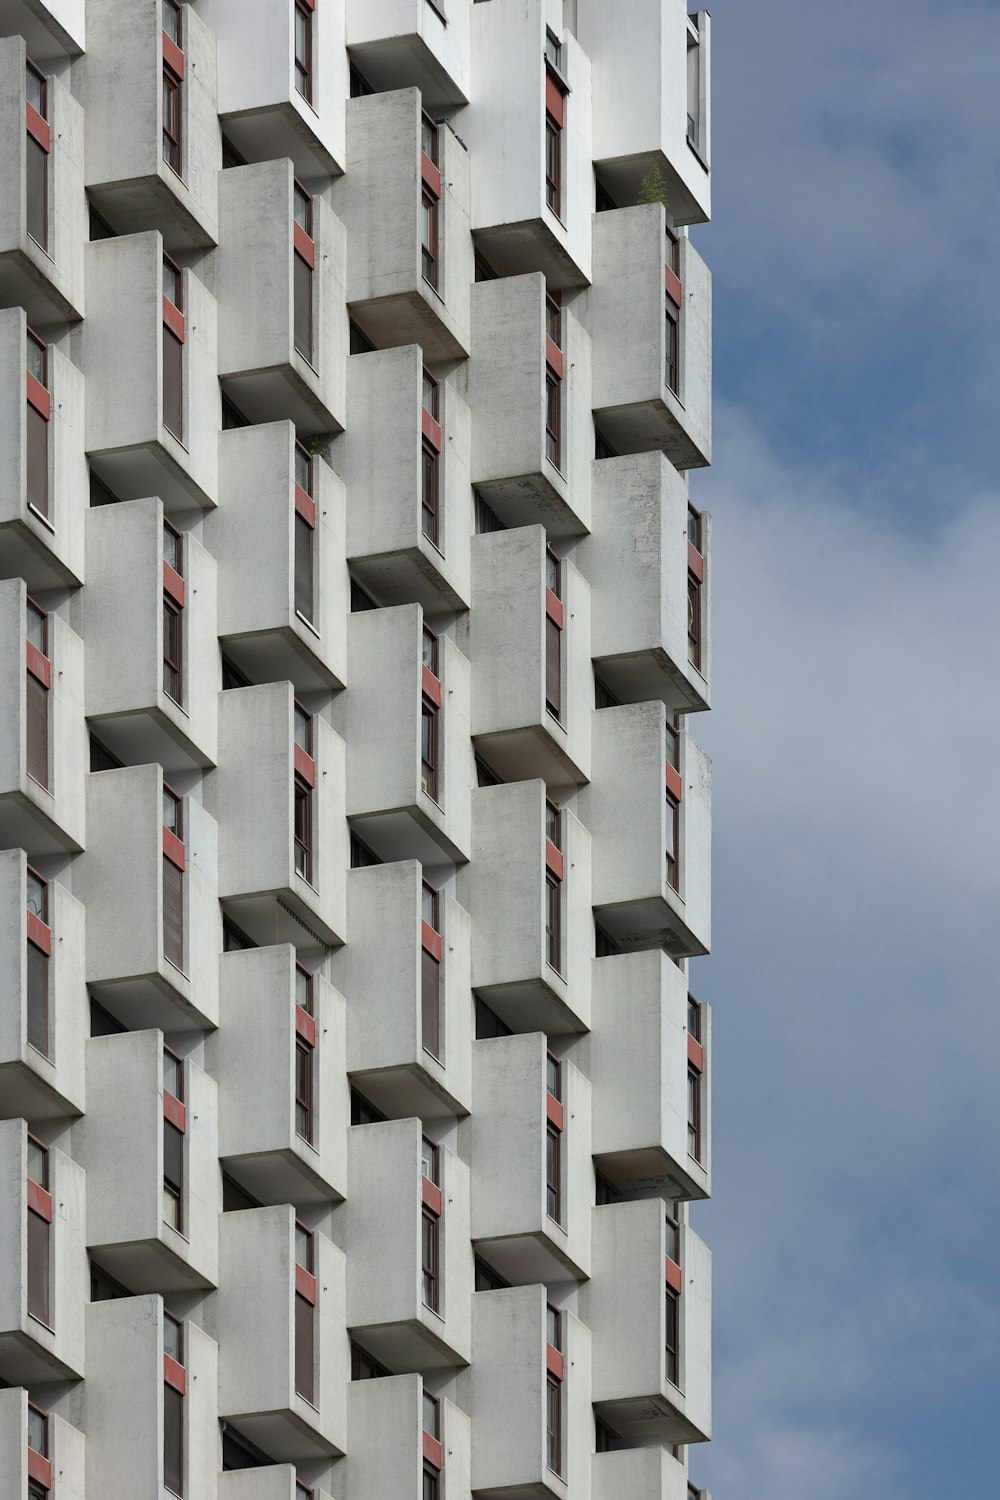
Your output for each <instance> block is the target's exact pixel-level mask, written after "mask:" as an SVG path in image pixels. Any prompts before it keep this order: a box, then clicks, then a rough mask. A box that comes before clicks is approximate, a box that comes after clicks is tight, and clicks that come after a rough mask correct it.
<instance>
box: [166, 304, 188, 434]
mask: <svg viewBox="0 0 1000 1500" xmlns="http://www.w3.org/2000/svg"><path fill="white" fill-rule="evenodd" d="M183 396H184V346H183V345H182V343H181V341H180V339H179V338H177V337H176V336H175V335H174V334H172V333H171V332H170V329H169V328H164V329H163V425H164V427H165V428H166V429H167V431H168V432H172V433H173V435H174V437H175V438H177V439H178V440H180V439H182V438H183V437H184V407H183Z"/></svg>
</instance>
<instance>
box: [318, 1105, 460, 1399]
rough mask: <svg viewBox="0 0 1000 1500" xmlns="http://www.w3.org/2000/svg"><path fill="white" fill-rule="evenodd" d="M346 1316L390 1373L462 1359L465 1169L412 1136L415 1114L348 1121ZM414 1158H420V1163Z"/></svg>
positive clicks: (416, 1130) (416, 1128)
mask: <svg viewBox="0 0 1000 1500" xmlns="http://www.w3.org/2000/svg"><path fill="white" fill-rule="evenodd" d="M348 1152H349V1158H350V1161H349V1170H350V1179H351V1181H352V1182H354V1183H363V1184H364V1191H363V1192H360V1193H358V1194H357V1195H356V1196H353V1195H352V1196H351V1198H350V1199H349V1201H348V1204H347V1207H346V1209H345V1213H346V1219H347V1231H346V1234H347V1238H346V1241H345V1243H346V1246H347V1264H348V1272H347V1324H348V1327H349V1329H350V1331H351V1337H352V1339H356V1340H357V1342H358V1343H359V1344H360V1345H361V1346H362V1348H363V1349H365V1350H366V1352H367V1353H369V1354H371V1355H373V1356H374V1358H375V1359H377V1360H380V1361H381V1362H382V1363H383V1364H384V1365H386V1366H387V1368H388V1369H390V1370H392V1371H393V1372H394V1373H397V1374H406V1373H408V1372H410V1371H413V1370H420V1371H427V1370H439V1369H448V1368H451V1367H455V1366H463V1365H467V1364H468V1362H469V1360H470V1359H471V1357H472V1351H471V1347H470V1343H469V1302H470V1298H471V1293H472V1252H471V1250H470V1247H469V1168H468V1167H467V1165H466V1164H465V1162H464V1161H462V1159H461V1158H460V1157H458V1156H456V1155H455V1154H454V1153H453V1152H451V1151H448V1150H446V1149H445V1148H444V1147H442V1146H438V1147H435V1148H432V1150H431V1153H430V1155H431V1156H432V1158H433V1164H432V1165H430V1166H429V1165H428V1151H427V1148H426V1147H424V1146H423V1143H422V1125H421V1122H420V1120H386V1121H383V1122H382V1123H380V1124H376V1125H356V1126H354V1127H353V1129H352V1130H351V1133H350V1140H349V1142H348ZM422 1163H423V1165H422Z"/></svg>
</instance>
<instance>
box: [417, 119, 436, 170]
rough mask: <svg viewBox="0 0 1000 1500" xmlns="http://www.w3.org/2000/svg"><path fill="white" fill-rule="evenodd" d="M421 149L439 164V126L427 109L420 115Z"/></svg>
mask: <svg viewBox="0 0 1000 1500" xmlns="http://www.w3.org/2000/svg"><path fill="white" fill-rule="evenodd" d="M420 149H421V151H422V152H423V153H424V155H425V156H426V157H427V158H428V160H430V161H432V162H433V163H434V165H435V166H437V165H438V128H437V126H436V125H435V123H434V121H433V120H432V119H431V117H430V115H429V114H427V112H426V111H424V112H423V113H422V114H421V116H420Z"/></svg>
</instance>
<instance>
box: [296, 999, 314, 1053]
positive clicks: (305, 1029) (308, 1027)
mask: <svg viewBox="0 0 1000 1500" xmlns="http://www.w3.org/2000/svg"><path fill="white" fill-rule="evenodd" d="M295 1030H296V1031H297V1032H298V1034H299V1036H300V1037H302V1038H303V1039H304V1040H305V1041H307V1042H308V1043H309V1045H310V1047H315V1045H316V1021H315V1018H314V1017H313V1016H311V1015H310V1014H309V1012H308V1011H307V1010H303V1009H302V1007H301V1005H297V1006H296V1007H295Z"/></svg>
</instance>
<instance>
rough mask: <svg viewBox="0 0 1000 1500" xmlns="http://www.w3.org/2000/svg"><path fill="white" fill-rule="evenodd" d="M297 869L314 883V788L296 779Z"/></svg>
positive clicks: (297, 777) (299, 778)
mask: <svg viewBox="0 0 1000 1500" xmlns="http://www.w3.org/2000/svg"><path fill="white" fill-rule="evenodd" d="M295 869H296V873H297V874H299V875H301V876H302V878H303V880H308V881H310V882H311V881H312V788H311V787H310V786H309V785H307V783H306V782H305V781H303V780H302V777H301V776H296V778H295Z"/></svg>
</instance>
